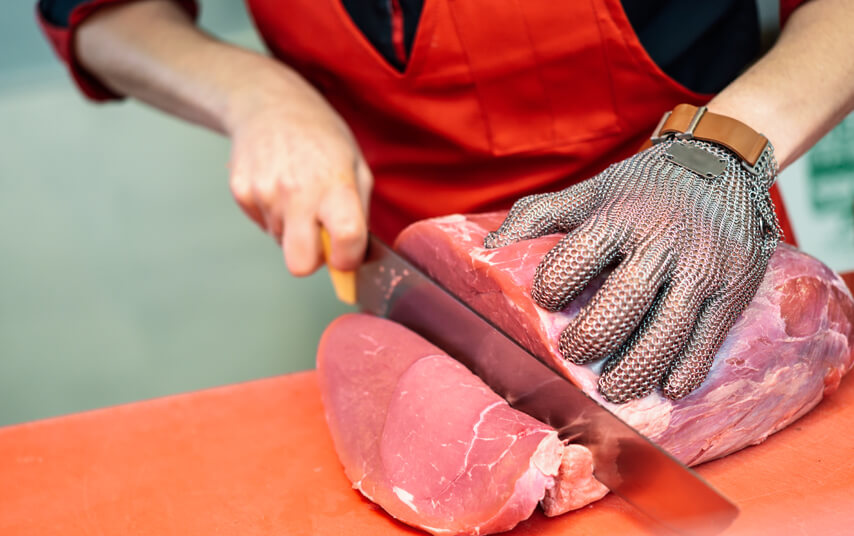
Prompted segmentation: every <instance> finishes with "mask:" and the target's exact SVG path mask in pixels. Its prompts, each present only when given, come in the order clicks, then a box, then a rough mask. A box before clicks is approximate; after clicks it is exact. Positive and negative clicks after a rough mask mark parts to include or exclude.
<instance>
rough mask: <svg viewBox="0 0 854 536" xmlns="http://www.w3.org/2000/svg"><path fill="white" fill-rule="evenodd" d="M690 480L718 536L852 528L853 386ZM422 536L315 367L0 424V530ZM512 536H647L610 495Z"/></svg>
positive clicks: (12, 533)
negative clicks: (332, 420) (710, 503)
mask: <svg viewBox="0 0 854 536" xmlns="http://www.w3.org/2000/svg"><path fill="white" fill-rule="evenodd" d="M698 470H699V472H700V473H701V474H702V475H703V476H704V477H706V479H708V480H709V481H710V482H711V483H712V484H714V485H715V486H717V488H718V489H720V490H721V491H722V492H723V493H725V494H726V495H727V496H729V497H730V498H731V499H733V500H734V501H735V502H736V503H738V504H739V506H740V507H741V515H740V517H739V518H738V520H737V521H736V522H735V524H734V525H733V526H732V527H731V530H729V531H728V532H727V534H738V535H751V536H752V535H761V534H773V535H778V534H786V535H789V534H816V535H823V536H825V535H835V534H840V535H841V534H854V494H853V493H852V491H854V489H852V487H853V486H854V381H851V380H848V381H845V382H843V386H842V387H841V388H840V390H839V391H837V392H836V393H834V394H833V395H832V396H831V397H830V398H829V399H827V400H825V401H824V402H822V403H821V404H820V405H819V407H818V408H816V409H815V410H813V411H812V412H811V413H810V414H809V415H807V416H806V417H804V418H803V419H801V420H800V421H798V422H797V423H795V424H794V425H793V426H791V427H789V428H788V429H786V430H784V431H782V432H780V433H778V434H776V435H774V436H772V437H771V438H770V439H769V440H768V441H767V442H765V443H764V444H762V445H760V446H758V447H752V448H749V449H746V450H743V451H741V452H739V453H737V454H734V455H732V456H729V457H727V458H725V459H723V460H719V461H716V462H711V463H708V464H705V465H703V466H701V467H699V469H698ZM405 533H411V534H421V533H420V532H418V531H416V530H414V529H410V528H408V527H406V526H404V525H402V524H400V523H398V522H396V521H394V520H393V519H391V518H390V517H388V516H387V515H385V514H384V513H383V512H382V511H381V510H380V509H379V508H377V507H376V506H374V505H373V504H371V503H370V502H368V501H366V500H364V499H362V498H361V496H360V495H359V494H358V493H357V492H355V491H354V490H352V489H351V488H350V483H349V482H348V481H347V479H346V478H345V476H344V473H343V471H342V469H341V467H340V465H339V464H338V460H337V458H336V457H335V453H334V451H333V449H332V443H331V440H330V437H329V434H328V433H327V431H326V425H325V423H324V420H323V413H322V408H321V405H320V399H319V392H318V388H317V385H316V381H315V375H314V372H305V373H300V374H293V375H288V376H282V377H277V378H271V379H267V380H261V381H255V382H250V383H244V384H239V385H232V386H227V387H222V388H217V389H211V390H206V391H201V392H195V393H187V394H182V395H177V396H172V397H168V398H161V399H156V400H150V401H144V402H138V403H134V404H129V405H124V406H119V407H114V408H107V409H103V410H98V411H92V412H87V413H81V414H76V415H70V416H67V417H59V418H55V419H49V420H44V421H38V422H33V423H28V424H23V425H16V426H11V427H6V428H0V534H2V535H3V536H17V535H21V536H24V535H25V536H34V535H38V536H48V535H53V534H61V535H63V536H75V535H83V534H86V535H90V534H92V535H101V534H104V535H128V534H145V535H171V534H176V535H182V536H184V535H211V534H239V535H255V534H276V535H288V536H294V535H304V534H305V535H335V536H339V535H362V534H364V535H378V534H405ZM511 534H513V535H523V534H524V535H534V534H536V535H557V534H561V535H567V534H572V535H594V534H595V535H602V534H620V535H623V534H625V535H631V534H652V530H651V529H650V528H649V527H648V526H647V525H644V522H643V520H642V519H641V518H639V517H638V516H637V514H635V513H634V512H633V511H632V510H631V509H630V508H629V507H628V506H626V505H625V503H623V502H622V501H621V500H620V499H617V498H615V497H607V498H606V499H604V500H602V501H599V502H598V503H596V504H594V505H591V506H588V507H587V508H584V509H582V510H580V511H577V512H573V513H570V514H567V515H564V516H562V517H560V518H556V519H546V518H545V517H543V516H542V515H540V514H535V515H534V517H533V518H532V519H530V520H529V521H527V522H525V523H523V524H522V525H520V526H519V527H517V529H516V530H514V531H513V532H512V533H511Z"/></svg>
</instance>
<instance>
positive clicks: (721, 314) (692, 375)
mask: <svg viewBox="0 0 854 536" xmlns="http://www.w3.org/2000/svg"><path fill="white" fill-rule="evenodd" d="M742 310H743V307H741V308H739V307H738V304H737V303H736V302H735V300H729V299H725V298H721V297H716V298H713V299H709V300H707V301H706V303H705V304H704V306H703V308H702V312H701V313H700V316H699V318H698V320H697V327H696V328H695V329H694V333H692V334H691V337H690V339H689V340H688V344H687V345H686V346H685V349H684V351H683V352H681V353H680V354H679V356H678V357H677V358H676V360H675V361H674V363H673V364H672V366H671V367H670V369H669V370H668V371H667V374H666V376H665V378H664V381H663V383H662V391H663V392H664V395H665V396H667V397H668V398H673V399H677V398H682V397H684V396H685V395H687V394H688V393H690V392H691V391H693V390H694V389H696V388H697V387H699V386H700V384H701V383H703V380H705V379H706V376H708V374H709V370H710V369H711V368H712V362H713V361H714V358H715V354H717V351H718V349H719V348H720V346H721V344H723V342H724V339H726V336H727V333H728V332H729V330H730V328H731V327H732V325H733V324H734V323H735V321H736V319H737V318H738V315H739V313H741V311H742Z"/></svg>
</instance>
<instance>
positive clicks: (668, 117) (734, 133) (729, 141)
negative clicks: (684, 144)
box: [650, 104, 769, 175]
mask: <svg viewBox="0 0 854 536" xmlns="http://www.w3.org/2000/svg"><path fill="white" fill-rule="evenodd" d="M671 136H673V137H675V138H677V139H682V140H690V139H698V140H703V141H708V142H712V143H717V144H719V145H723V146H724V147H726V148H727V149H729V150H730V151H732V152H733V153H735V154H736V155H737V156H738V157H739V158H740V159H741V161H742V164H743V165H744V167H745V169H747V170H748V171H749V172H750V173H752V174H753V175H758V174H759V173H760V170H759V169H757V168H758V166H757V164H758V163H759V160H760V157H761V156H762V153H764V152H765V149H766V148H767V147H768V145H769V142H768V138H766V137H765V136H763V135H762V134H760V133H758V132H756V131H755V130H753V129H752V128H750V127H749V126H747V125H745V124H744V123H742V122H741V121H739V120H737V119H733V118H732V117H727V116H725V115H720V114H716V113H713V112H710V111H708V110H707V109H706V107H705V106H701V107H699V108H698V107H697V106H692V105H690V104H679V105H677V106H676V107H675V108H673V110H671V111H669V112H665V113H664V115H663V116H662V117H661V121H659V122H658V126H657V127H656V129H655V132H653V134H652V137H651V138H650V140H651V141H652V143H654V144H655V143H659V142H661V141H663V140H665V139H668V138H669V137H671Z"/></svg>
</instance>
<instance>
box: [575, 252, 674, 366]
mask: <svg viewBox="0 0 854 536" xmlns="http://www.w3.org/2000/svg"><path fill="white" fill-rule="evenodd" d="M673 260H674V255H673V254H672V253H671V250H670V249H669V248H668V247H666V246H665V245H659V247H655V248H644V249H643V250H637V251H635V252H633V253H632V254H631V255H629V257H628V258H627V259H626V260H624V261H623V262H622V263H621V264H620V265H619V266H618V267H617V268H616V269H615V270H614V271H613V272H612V273H611V275H609V276H608V279H607V280H605V283H604V284H603V285H602V287H601V288H600V289H599V290H598V291H596V294H595V295H594V296H593V298H592V299H591V300H590V302H589V303H588V304H587V305H585V306H584V308H583V309H581V311H580V312H579V313H578V316H576V317H575V318H574V319H573V320H572V322H571V323H570V324H569V326H567V327H566V329H564V331H563V333H561V336H560V351H561V354H563V356H564V357H565V358H566V359H568V360H569V361H572V362H573V363H577V364H583V363H587V362H589V361H594V360H597V359H602V358H605V357H608V356H609V355H611V354H613V353H614V352H615V351H616V350H617V349H618V348H619V347H620V345H622V344H623V343H624V342H626V340H627V339H628V338H629V335H631V333H632V332H633V331H634V330H635V329H636V328H637V326H638V324H640V321H641V319H642V318H643V315H644V314H645V313H646V312H647V311H648V310H649V307H650V305H651V304H652V302H653V300H654V299H655V296H656V295H657V294H658V290H659V288H660V287H661V285H662V283H663V282H664V279H665V277H666V276H667V274H668V273H669V272H670V270H671V268H672V265H673Z"/></svg>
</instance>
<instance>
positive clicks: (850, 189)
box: [779, 116, 854, 272]
mask: <svg viewBox="0 0 854 536" xmlns="http://www.w3.org/2000/svg"><path fill="white" fill-rule="evenodd" d="M779 184H780V189H781V190H782V193H783V198H784V200H785V201H786V207H787V209H788V210H789V215H790V216H791V219H792V226H793V227H794V230H795V236H796V238H797V240H798V245H799V246H800V248H801V249H803V250H804V251H806V252H807V253H809V254H811V255H813V256H815V257H817V258H819V259H821V260H822V261H824V262H825V263H826V264H828V265H829V266H830V267H831V268H833V269H834V270H836V271H839V272H850V271H854V116H849V117H847V118H846V119H845V120H844V121H843V122H842V123H840V124H839V125H838V126H837V127H836V128H835V129H834V130H833V131H831V132H830V133H829V134H828V135H827V136H825V137H824V138H822V139H821V140H820V141H819V142H818V143H817V144H816V145H815V147H813V148H812V149H811V150H810V151H809V152H808V153H807V154H806V155H805V156H804V157H803V158H801V159H800V160H798V161H797V162H795V163H794V164H792V165H791V166H789V168H787V169H786V170H785V171H784V172H783V173H781V174H780V178H779Z"/></svg>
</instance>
